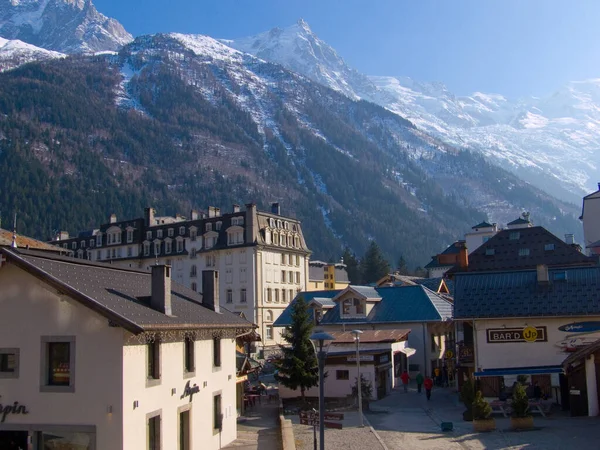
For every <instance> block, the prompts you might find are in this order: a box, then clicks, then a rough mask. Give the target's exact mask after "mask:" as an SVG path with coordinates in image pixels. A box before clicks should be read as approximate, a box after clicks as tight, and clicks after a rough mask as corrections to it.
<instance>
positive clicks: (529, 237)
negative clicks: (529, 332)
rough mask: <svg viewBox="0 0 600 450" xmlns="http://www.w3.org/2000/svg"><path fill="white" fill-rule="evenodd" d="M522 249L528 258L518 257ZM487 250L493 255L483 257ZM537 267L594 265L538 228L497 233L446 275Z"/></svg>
mask: <svg viewBox="0 0 600 450" xmlns="http://www.w3.org/2000/svg"><path fill="white" fill-rule="evenodd" d="M513 233H518V239H511V234H513ZM546 244H553V245H554V250H546V249H545V248H546V247H545V246H546ZM525 248H526V249H529V255H525V256H520V255H519V250H520V249H525ZM488 249H493V251H494V254H493V255H489V254H486V253H487V250H488ZM538 264H545V265H547V266H568V265H595V264H596V261H595V259H594V258H590V257H588V256H585V255H584V254H583V253H581V252H580V251H579V250H578V249H577V248H575V247H574V246H572V245H569V244H567V243H565V242H564V241H563V240H561V239H559V238H558V237H556V236H555V235H553V234H552V233H550V232H549V231H548V230H546V229H545V228H543V227H539V226H538V227H530V228H519V229H513V230H510V229H507V230H502V231H500V232H498V233H497V234H496V235H494V236H493V237H491V238H490V239H489V240H488V241H487V242H485V243H484V244H483V245H481V246H480V247H478V248H477V249H476V250H474V251H473V253H471V254H470V255H469V265H468V267H466V268H460V267H458V266H455V267H453V268H452V269H450V270H449V272H448V273H449V274H450V275H452V274H453V273H458V272H465V271H466V272H475V271H492V270H518V269H530V268H534V267H536V266H537V265H538Z"/></svg>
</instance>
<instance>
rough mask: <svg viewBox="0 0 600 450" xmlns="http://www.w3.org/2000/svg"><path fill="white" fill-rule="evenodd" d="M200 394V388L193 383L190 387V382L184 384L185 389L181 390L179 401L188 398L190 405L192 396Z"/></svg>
mask: <svg viewBox="0 0 600 450" xmlns="http://www.w3.org/2000/svg"><path fill="white" fill-rule="evenodd" d="M198 392H200V386H197V385H196V384H195V383H194V385H193V386H190V382H189V380H188V382H187V383H186V384H185V388H184V389H183V394H181V397H180V398H181V399H182V400H183V399H184V398H186V397H189V398H190V403H191V402H192V398H194V394H197V393H198Z"/></svg>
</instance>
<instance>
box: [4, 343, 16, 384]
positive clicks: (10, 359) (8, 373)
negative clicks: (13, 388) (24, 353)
mask: <svg viewBox="0 0 600 450" xmlns="http://www.w3.org/2000/svg"><path fill="white" fill-rule="evenodd" d="M0 378H19V349H18V348H0Z"/></svg>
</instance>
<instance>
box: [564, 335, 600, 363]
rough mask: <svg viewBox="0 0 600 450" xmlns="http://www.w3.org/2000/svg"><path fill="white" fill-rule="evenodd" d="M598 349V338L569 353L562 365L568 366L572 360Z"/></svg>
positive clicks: (585, 356)
mask: <svg viewBox="0 0 600 450" xmlns="http://www.w3.org/2000/svg"><path fill="white" fill-rule="evenodd" d="M598 350H600V339H598V340H597V341H596V342H594V343H592V344H590V345H586V346H585V347H582V348H580V349H579V350H577V351H575V352H573V353H571V354H570V355H569V356H568V357H567V358H566V359H565V360H564V361H563V367H568V366H569V365H570V364H573V363H574V362H576V361H578V360H580V359H585V358H587V357H588V356H589V355H591V354H592V353H596V352H597V351H598Z"/></svg>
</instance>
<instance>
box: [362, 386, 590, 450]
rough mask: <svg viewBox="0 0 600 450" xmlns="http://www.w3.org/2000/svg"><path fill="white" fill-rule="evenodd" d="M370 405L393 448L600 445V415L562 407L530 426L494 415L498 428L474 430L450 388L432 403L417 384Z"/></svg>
mask: <svg viewBox="0 0 600 450" xmlns="http://www.w3.org/2000/svg"><path fill="white" fill-rule="evenodd" d="M371 409H372V410H373V411H372V412H369V413H367V418H368V420H369V422H370V423H371V425H372V426H373V428H374V429H375V430H376V432H377V434H378V435H379V436H380V437H381V438H382V440H383V441H384V443H385V445H386V446H387V448H388V449H389V450H400V449H415V450H421V449H423V450H425V449H427V450H434V449H440V450H442V449H443V450H482V449H486V450H492V449H498V450H499V449H511V450H521V449H526V450H538V449H539V450H542V449H543V450H554V449H556V450H558V449H565V448H573V449H577V450H586V449H595V450H596V449H600V426H599V425H600V418H596V417H590V418H588V417H581V418H579V417H567V416H565V415H564V414H563V413H561V412H558V411H557V412H555V413H553V414H552V415H550V416H548V417H547V418H543V417H540V416H539V415H535V416H534V424H535V429H534V430H531V431H521V432H515V431H510V419H508V418H503V417H502V416H498V415H494V418H495V419H496V428H497V430H496V431H492V432H488V433H474V432H473V425H472V424H471V423H469V422H464V421H463V420H462V412H463V410H464V407H463V406H462V405H460V404H459V403H458V396H457V394H456V393H455V392H453V390H452V389H450V388H444V389H442V388H439V389H434V391H433V393H432V397H431V401H429V402H428V401H427V400H426V399H425V395H424V394H418V393H417V392H416V389H409V392H408V393H407V394H405V393H403V392H400V391H398V390H394V391H393V392H392V394H391V395H389V396H388V397H386V398H384V399H382V400H379V401H377V402H372V403H371ZM441 422H452V423H453V424H454V431H452V432H445V433H444V432H442V431H441V429H440V424H441ZM356 448H358V447H356ZM363 448H374V447H363Z"/></svg>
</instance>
